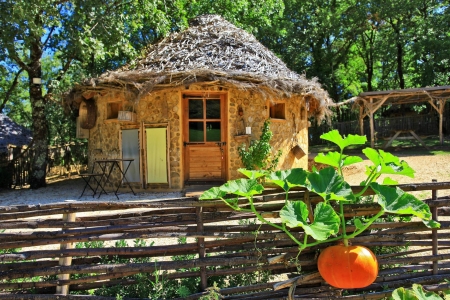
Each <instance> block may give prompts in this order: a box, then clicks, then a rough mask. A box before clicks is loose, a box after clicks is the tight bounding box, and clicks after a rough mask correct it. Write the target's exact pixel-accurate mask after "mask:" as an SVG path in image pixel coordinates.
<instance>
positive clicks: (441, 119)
mask: <svg viewBox="0 0 450 300" xmlns="http://www.w3.org/2000/svg"><path fill="white" fill-rule="evenodd" d="M444 107H445V100H439V111H438V112H439V141H440V142H441V145H444Z"/></svg>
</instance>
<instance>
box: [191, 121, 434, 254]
mask: <svg viewBox="0 0 450 300" xmlns="http://www.w3.org/2000/svg"><path fill="white" fill-rule="evenodd" d="M321 138H322V139H325V140H328V141H330V142H332V143H335V144H336V145H337V146H338V148H339V149H340V151H339V152H329V153H326V154H323V153H320V154H319V155H318V156H317V157H316V162H320V163H323V164H328V165H330V167H327V168H324V169H322V170H320V171H317V170H313V171H312V172H309V171H306V170H303V169H298V168H297V169H292V170H286V171H275V172H266V171H255V172H252V171H248V170H242V173H243V174H245V175H247V176H248V177H249V179H237V180H232V181H229V182H227V183H225V184H224V185H222V186H220V187H214V188H211V189H210V190H208V191H206V192H205V193H203V194H202V195H201V197H200V199H201V200H210V199H222V200H223V201H224V202H225V203H226V204H227V205H228V206H230V207H231V208H233V209H235V210H238V211H249V212H253V213H254V214H255V215H256V217H257V218H258V220H259V221H260V222H262V223H266V224H269V225H271V226H273V227H275V228H276V229H279V230H283V231H284V232H285V233H286V234H287V235H288V236H289V237H290V238H291V239H292V240H293V241H295V242H296V243H297V244H298V246H299V249H300V251H301V250H302V249H305V248H307V247H311V246H315V245H317V244H320V243H323V242H330V241H337V240H343V241H344V244H347V241H348V239H351V238H354V237H355V236H357V235H359V234H361V233H362V232H364V231H365V230H366V229H367V228H368V227H369V226H370V225H371V224H372V223H373V222H375V221H376V220H377V219H378V218H379V217H380V216H381V215H383V214H384V213H386V212H388V213H392V214H397V215H412V216H415V217H418V218H420V219H422V221H423V223H424V224H425V225H426V226H428V227H430V228H438V227H439V223H437V222H435V221H433V220H431V213H430V209H429V207H428V206H427V205H426V204H424V203H423V202H422V201H420V200H419V199H417V198H416V197H415V196H413V195H412V194H408V193H405V192H404V191H402V190H401V189H400V188H398V187H395V188H394V187H390V186H387V185H381V184H379V183H377V182H376V180H377V179H378V178H379V177H380V175H382V174H397V175H404V176H414V171H413V170H412V169H411V168H410V167H409V166H408V164H407V163H406V162H404V161H400V160H399V159H398V158H397V157H395V156H394V155H392V154H390V153H387V152H384V151H382V150H379V151H377V150H375V149H372V148H365V149H364V150H363V153H364V154H365V155H366V156H367V158H368V159H369V160H370V161H371V162H372V163H373V165H372V166H369V167H368V168H367V172H366V174H367V179H366V180H365V181H363V182H362V183H361V185H362V187H363V188H362V190H361V191H360V192H359V193H357V194H355V193H353V191H352V189H351V187H350V185H349V184H348V183H347V182H346V181H345V179H344V177H343V175H342V174H343V172H342V167H343V166H347V165H351V164H354V163H357V162H360V161H361V159H360V158H359V157H356V156H348V155H345V154H344V153H343V152H344V150H345V149H346V148H347V147H350V146H352V145H361V144H365V142H366V137H364V136H357V135H349V136H347V137H342V136H341V135H340V134H339V132H338V131H337V130H333V131H330V132H328V133H325V134H323V135H322V136H321ZM261 174H264V176H265V179H266V180H267V181H270V182H272V183H274V184H276V185H278V186H280V187H281V188H282V189H283V190H284V191H285V192H286V203H285V205H284V207H283V208H282V209H281V211H280V221H281V224H282V225H281V226H280V225H277V224H275V223H272V222H270V221H268V220H267V219H265V218H264V217H263V216H262V215H261V214H260V213H259V212H258V211H257V210H256V208H255V206H254V203H253V197H254V196H255V195H258V194H261V193H262V192H263V190H264V187H263V186H262V185H261V184H258V183H257V181H256V179H255V178H256V177H258V176H259V175H261ZM389 183H394V181H393V180H392V179H391V180H389ZM294 186H299V187H305V188H307V189H308V190H309V191H311V192H313V193H315V194H318V195H319V196H321V197H322V198H323V202H321V203H319V204H318V205H316V207H315V209H314V221H313V222H311V220H310V219H309V217H308V216H309V214H310V213H311V212H310V211H309V208H308V206H307V205H306V203H304V202H303V201H290V200H289V199H288V195H289V194H288V191H289V189H290V188H292V187H294ZM368 188H372V189H373V190H374V191H375V193H376V197H373V198H372V199H375V201H376V202H377V203H378V204H379V205H380V208H381V209H380V211H379V212H378V213H377V214H375V215H374V216H372V217H370V218H362V217H361V218H359V217H355V218H354V219H353V222H354V224H355V227H356V229H355V231H354V232H353V233H350V234H348V233H347V231H346V229H345V226H346V222H345V221H344V220H345V219H344V205H345V204H351V203H360V202H361V201H362V200H363V199H362V195H363V194H364V192H365V191H366V190H367V189H368ZM227 194H233V195H237V196H240V197H245V198H247V200H248V206H249V207H250V208H249V209H248V208H242V207H241V206H239V205H238V202H237V201H235V200H233V199H231V200H230V199H224V197H225V196H226V195H227ZM334 201H336V202H337V203H338V205H339V212H336V211H335V209H334V207H333V205H332V204H331V202H334ZM364 201H367V198H365V199H364ZM297 227H301V228H302V229H303V230H304V232H305V236H304V239H303V241H299V240H297V238H296V237H295V236H294V235H293V234H292V233H291V232H290V230H289V229H291V228H297ZM340 228H341V229H342V230H341V231H340V232H339V229H340ZM308 237H311V238H313V239H314V241H312V242H309V241H308V240H309V239H308Z"/></svg>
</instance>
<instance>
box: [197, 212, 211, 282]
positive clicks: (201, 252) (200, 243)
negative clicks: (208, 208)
mask: <svg viewBox="0 0 450 300" xmlns="http://www.w3.org/2000/svg"><path fill="white" fill-rule="evenodd" d="M196 214H197V232H203V207H201V206H199V207H197V208H196ZM197 247H198V257H199V258H200V259H202V258H205V254H206V251H205V238H203V237H199V238H198V239H197ZM207 287H208V278H207V276H206V267H200V288H201V289H202V290H203V291H205V290H206V288H207Z"/></svg>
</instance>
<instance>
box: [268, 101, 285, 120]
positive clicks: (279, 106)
mask: <svg viewBox="0 0 450 300" xmlns="http://www.w3.org/2000/svg"><path fill="white" fill-rule="evenodd" d="M269 116H270V118H271V119H279V120H285V119H286V103H284V102H269Z"/></svg>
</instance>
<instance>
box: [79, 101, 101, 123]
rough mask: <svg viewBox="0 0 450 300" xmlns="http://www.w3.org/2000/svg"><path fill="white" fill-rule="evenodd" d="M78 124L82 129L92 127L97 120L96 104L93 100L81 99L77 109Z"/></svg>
mask: <svg viewBox="0 0 450 300" xmlns="http://www.w3.org/2000/svg"><path fill="white" fill-rule="evenodd" d="M79 118H80V126H81V128H83V129H92V128H93V127H94V126H95V122H96V121H97V105H96V104H95V100H83V101H81V105H80V110H79Z"/></svg>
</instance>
